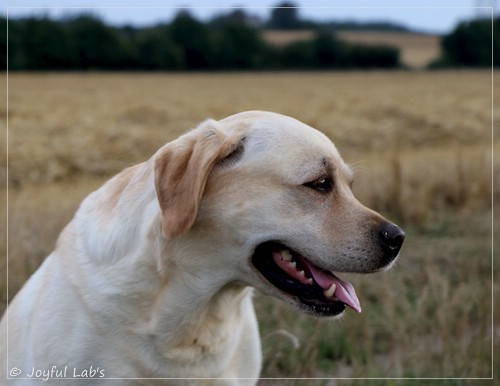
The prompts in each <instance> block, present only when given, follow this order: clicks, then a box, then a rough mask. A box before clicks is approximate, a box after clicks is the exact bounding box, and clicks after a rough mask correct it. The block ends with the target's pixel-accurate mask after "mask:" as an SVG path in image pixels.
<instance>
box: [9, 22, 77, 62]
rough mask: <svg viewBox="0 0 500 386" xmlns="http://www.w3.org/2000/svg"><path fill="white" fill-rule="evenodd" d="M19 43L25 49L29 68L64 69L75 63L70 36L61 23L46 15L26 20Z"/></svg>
mask: <svg viewBox="0 0 500 386" xmlns="http://www.w3.org/2000/svg"><path fill="white" fill-rule="evenodd" d="M23 27H24V28H23V29H22V33H21V36H19V41H18V42H17V44H20V45H21V46H22V49H23V50H24V53H25V54H24V58H23V61H24V68H25V69H27V70H64V69H69V68H71V67H73V66H74V65H75V52H74V50H73V47H72V45H71V40H70V37H69V35H68V33H67V31H66V29H65V28H63V26H62V25H61V24H60V23H57V22H54V21H52V20H50V19H48V18H46V17H42V18H29V19H27V20H26V21H25V22H24V26H23Z"/></svg>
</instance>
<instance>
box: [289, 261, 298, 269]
mask: <svg viewBox="0 0 500 386" xmlns="http://www.w3.org/2000/svg"><path fill="white" fill-rule="evenodd" d="M288 264H290V266H291V267H292V268H293V269H297V262H295V261H291V262H290V263H288Z"/></svg>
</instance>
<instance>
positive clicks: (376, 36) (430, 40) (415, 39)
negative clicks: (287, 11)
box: [264, 30, 441, 68]
mask: <svg viewBox="0 0 500 386" xmlns="http://www.w3.org/2000/svg"><path fill="white" fill-rule="evenodd" d="M313 36H314V32H313V31H308V30H304V31H266V32H265V33H264V37H265V38H266V39H267V40H268V41H269V42H271V43H273V44H276V45H285V44H289V43H292V42H295V41H303V40H310V39H312V38H313ZM337 36H338V38H339V39H341V40H345V41H347V42H350V43H357V44H366V45H379V44H386V45H390V46H393V47H396V48H399V50H400V52H401V62H402V63H403V64H404V65H406V66H408V67H411V68H424V67H425V66H427V65H428V64H429V63H430V62H431V61H433V60H435V59H437V58H438V57H439V54H440V52H441V51H440V46H439V45H440V42H439V41H440V37H439V36H436V35H425V34H417V33H401V32H390V31H388V32H383V31H339V32H338V33H337Z"/></svg>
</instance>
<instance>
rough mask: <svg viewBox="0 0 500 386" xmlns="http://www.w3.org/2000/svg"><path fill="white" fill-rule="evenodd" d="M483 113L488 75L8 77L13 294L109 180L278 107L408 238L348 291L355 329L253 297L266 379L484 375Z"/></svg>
mask: <svg viewBox="0 0 500 386" xmlns="http://www.w3.org/2000/svg"><path fill="white" fill-rule="evenodd" d="M497 82H498V81H497ZM499 89H500V88H499V87H498V85H497V87H495V90H499ZM495 92H497V93H498V91H495ZM498 97H499V96H498V95H496V99H497V100H498ZM491 108H492V106H491V74H490V73H488V72H468V71H467V72H466V71H464V72H460V71H457V72H432V73H408V72H367V73H357V72H348V73H299V74H298V73H273V74H270V73H260V74H210V75H209V74H190V75H185V74H46V75H41V74H11V75H10V76H9V187H10V189H9V206H8V209H9V262H10V264H9V291H10V296H12V295H13V294H14V293H15V292H16V291H17V290H18V289H19V288H20V286H21V285H22V284H23V283H24V282H25V280H26V279H27V278H28V277H29V275H30V274H31V273H32V272H33V270H34V269H36V267H37V266H38V265H39V264H40V262H41V261H42V260H43V258H44V257H45V256H46V255H47V254H48V253H49V252H50V251H51V250H52V248H53V246H54V243H55V240H56V238H57V235H58V233H59V232H60V230H61V229H62V227H63V226H64V225H65V223H67V222H68V221H69V219H70V218H71V217H72V215H73V213H74V211H75V210H76V208H77V207H78V204H79V202H80V201H81V199H82V198H83V197H85V196H86V195H87V194H88V193H89V192H90V191H92V190H93V189H95V188H97V187H98V186H99V185H100V184H102V182H103V181H104V180H105V179H106V178H108V177H109V176H110V175H112V174H114V173H116V172H118V171H119V170H121V169H122V168H124V167H126V166H128V165H130V164H134V163H137V162H140V161H143V160H145V159H147V158H149V156H150V155H151V154H152V153H153V152H154V151H155V150H156V149H157V148H158V147H160V146H161V145H162V144H163V143H165V142H167V141H169V140H171V139H173V138H175V137H176V136H178V135H179V134H180V133H182V132H184V131H185V130H187V129H189V128H192V127H194V126H195V125H196V124H197V123H198V122H200V121H201V120H204V119H206V118H208V117H212V118H216V119H218V118H222V117H224V116H226V115H229V114H232V113H235V112H239V111H243V110H250V109H263V110H271V111H276V112H280V113H284V114H288V115H292V116H294V117H296V118H298V119H300V120H302V121H304V122H306V123H309V124H311V125H312V126H315V127H317V128H318V129H320V130H322V131H324V132H325V133H326V134H327V135H328V136H329V137H331V138H332V139H333V140H334V142H335V143H336V145H337V147H338V148H339V150H340V151H341V153H342V154H343V155H344V158H345V159H346V160H347V161H348V162H350V163H353V164H354V167H355V169H356V170H357V173H356V182H355V186H354V190H355V193H356V195H357V196H358V197H359V198H360V199H361V201H362V202H364V203H365V204H367V205H368V206H371V207H373V208H375V209H378V210H380V211H382V212H383V213H384V214H386V215H389V216H391V217H393V218H395V219H397V220H398V221H402V223H403V225H404V226H405V228H406V230H407V231H408V238H407V241H406V243H405V246H404V248H403V253H402V255H403V256H402V258H401V260H400V262H399V263H398V265H397V266H396V268H395V269H394V271H393V272H392V273H391V274H378V275H376V276H375V275H369V276H366V277H365V276H354V277H353V278H352V281H353V282H355V285H356V288H357V289H358V293H359V295H360V298H361V301H362V303H363V305H364V313H363V314H362V315H361V316H358V315H354V314H351V313H349V312H348V313H347V315H346V316H345V318H344V320H343V321H341V322H340V323H332V324H325V323H324V322H322V321H316V320H313V319H311V318H309V317H307V316H303V315H297V314H296V313H293V311H291V310H290V309H288V308H287V307H286V306H285V305H284V304H281V303H280V302H278V301H275V300H273V299H267V298H263V297H260V296H259V298H258V299H257V304H258V311H259V316H260V319H261V325H262V334H263V336H264V340H263V347H264V353H265V355H266V357H265V358H266V360H265V367H264V374H263V375H264V376H284V377H289V376H293V377H304V376H326V377H334V376H339V375H340V376H342V375H345V376H347V377H351V376H353V377H401V376H403V377H404V376H407V377H429V376H430V377H489V376H490V373H491V350H490V349H491V344H492V341H491V339H492V338H491V312H492V310H491V296H490V295H491V280H490V279H491V248H492V246H491V215H490V214H489V205H490V204H491V193H492V192H491V189H492V187H491V177H492V175H491V164H492V147H491V145H492V142H491V141H492V132H491V127H492V122H491V120H492V117H491ZM499 112H500V111H499V110H498V108H497V110H495V118H494V119H495V124H496V125H498V123H499V122H498V119H499V118H498V117H499V114H498V113H499ZM6 113H7V111H6V110H5V109H3V110H0V114H1V115H3V116H6ZM493 139H494V143H495V145H496V148H498V145H499V139H498V135H497V134H495V137H494V138H493ZM5 151H6V148H5V147H4V146H2V152H3V153H2V154H1V155H0V159H1V160H2V161H3V160H5V158H6V154H5ZM494 162H495V176H496V178H495V184H496V185H495V186H494V187H493V193H494V195H495V197H496V198H498V197H500V184H499V181H500V174H499V170H500V165H499V162H500V161H499V159H498V157H496V158H495V160H494ZM5 177H6V176H5V175H4V178H5ZM0 198H1V199H2V200H3V202H5V199H6V191H5V190H3V191H0ZM1 209H2V210H5V209H6V208H5V207H3V206H2V207H1ZM5 226H6V224H5V223H4V222H3V223H0V228H1V229H2V230H4V231H5ZM497 229H498V227H497ZM0 244H1V246H2V248H1V250H2V251H5V250H6V249H5V240H2V242H0ZM497 249H498V246H497ZM0 257H1V259H0V261H1V265H0V275H1V277H2V286H1V288H2V289H1V290H0V296H1V300H2V301H3V303H4V302H5V300H6V296H7V295H6V292H5V290H4V288H5V283H4V282H3V280H4V279H3V278H5V267H6V259H5V254H2V255H1V256H0ZM494 291H495V293H497V294H498V292H500V289H499V286H496V287H495V289H494ZM497 312H498V311H497ZM495 321H496V323H498V322H499V318H498V315H495ZM278 329H285V330H287V331H288V333H289V334H292V335H293V336H296V337H297V338H298V339H299V342H300V344H301V348H300V349H297V350H295V349H293V345H292V342H291V341H290V339H289V338H287V337H286V334H285V335H283V334H276V333H274V331H276V330H278ZM270 334H271V335H270ZM269 335H270V336H269ZM268 336H269V337H268ZM496 339H497V340H496V341H495V344H496V345H497V344H498V337H497V338H496ZM496 365H497V367H498V365H499V363H498V361H497V362H496ZM262 384H266V383H265V382H263V383H262ZM289 384H297V385H300V384H303V383H300V382H297V383H293V382H290V383H289ZM324 384H327V383H324ZM360 384H364V383H360ZM366 384H370V383H369V382H368V383H366ZM438 384H439V383H438Z"/></svg>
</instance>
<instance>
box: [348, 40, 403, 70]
mask: <svg viewBox="0 0 500 386" xmlns="http://www.w3.org/2000/svg"><path fill="white" fill-rule="evenodd" d="M348 51H349V53H348V61H349V63H348V65H349V67H353V68H395V67H399V66H400V56H399V50H398V49H397V48H394V47H391V46H386V45H374V46H369V45H362V44H354V45H352V46H350V47H349V48H348Z"/></svg>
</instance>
